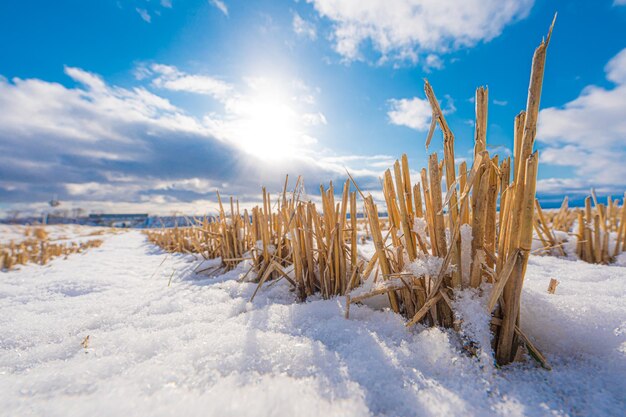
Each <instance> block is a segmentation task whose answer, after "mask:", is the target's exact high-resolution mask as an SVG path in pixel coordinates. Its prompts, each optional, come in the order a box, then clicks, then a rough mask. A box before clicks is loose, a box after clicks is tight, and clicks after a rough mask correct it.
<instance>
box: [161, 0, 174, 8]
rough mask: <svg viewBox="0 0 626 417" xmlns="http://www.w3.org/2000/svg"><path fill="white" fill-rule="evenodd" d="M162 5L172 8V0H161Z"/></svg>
mask: <svg viewBox="0 0 626 417" xmlns="http://www.w3.org/2000/svg"><path fill="white" fill-rule="evenodd" d="M161 6H163V7H165V8H168V9H171V8H172V0H161Z"/></svg>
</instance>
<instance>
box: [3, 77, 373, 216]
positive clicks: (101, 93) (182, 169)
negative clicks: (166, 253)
mask: <svg viewBox="0 0 626 417" xmlns="http://www.w3.org/2000/svg"><path fill="white" fill-rule="evenodd" d="M148 69H149V71H148V72H147V73H146V74H144V75H145V77H144V78H143V79H142V80H141V83H142V84H145V85H151V82H152V81H153V80H152V78H155V77H160V76H163V74H170V75H171V74H180V73H181V71H179V70H178V69H177V68H175V67H166V66H163V67H162V68H161V72H159V73H156V72H154V71H152V70H151V69H150V68H148ZM65 72H66V74H67V75H68V77H70V78H71V79H72V80H73V81H75V82H76V84H77V85H75V86H72V87H66V86H63V85H61V84H58V83H53V82H47V81H44V80H40V79H19V78H14V79H11V80H8V79H6V78H4V77H2V76H0V201H2V202H3V208H2V209H0V211H2V210H8V209H12V208H16V209H23V210H26V209H28V210H31V211H32V210H40V209H42V208H43V207H44V206H45V204H42V203H41V202H45V201H48V200H49V199H50V197H51V195H53V194H58V195H59V198H61V200H62V201H64V207H82V208H85V209H100V210H115V211H124V210H131V209H132V211H149V212H159V213H163V212H168V211H170V210H179V211H186V212H187V213H205V212H207V211H208V210H210V209H211V208H212V207H213V205H211V204H209V203H208V199H209V198H213V196H214V191H215V189H216V188H217V189H220V190H221V191H223V192H225V193H229V194H230V193H232V194H234V195H238V196H240V197H241V198H242V199H243V201H246V202H247V203H253V202H258V197H259V194H258V191H259V187H260V185H261V184H263V185H266V186H268V189H270V190H278V191H279V190H280V189H282V182H283V181H284V175H285V174H287V173H289V174H290V177H294V178H295V176H297V175H299V174H301V175H303V177H304V179H305V181H307V184H309V185H308V186H309V187H310V189H311V190H317V186H318V185H319V184H320V183H327V182H328V181H329V180H334V181H336V180H337V179H341V178H345V171H344V168H343V166H344V164H343V163H341V162H339V161H337V160H335V161H333V160H332V159H326V158H328V157H330V158H332V155H333V153H332V151H330V150H324V151H322V152H318V151H314V150H313V149H311V148H310V147H309V146H310V145H311V144H313V143H315V141H316V139H315V133H316V129H320V128H323V126H324V124H325V123H326V117H325V116H324V114H323V113H322V112H321V111H320V110H319V109H317V108H315V106H314V104H307V103H305V102H303V101H301V100H298V99H297V97H298V95H299V94H312V93H313V90H314V89H311V88H310V87H307V86H306V85H305V84H304V83H302V82H301V81H298V80H294V81H293V82H292V83H285V82H284V80H277V81H275V82H271V80H264V79H261V78H250V80H251V81H250V82H251V85H248V86H247V87H246V86H239V87H236V86H234V85H233V87H232V89H231V90H229V92H228V93H227V94H226V93H225V94H224V95H220V101H219V103H221V104H222V105H223V109H222V110H221V111H218V112H215V113H211V114H208V115H206V116H205V117H194V116H191V115H190V114H188V113H187V112H186V111H185V110H184V109H182V108H180V107H178V106H176V105H174V104H172V102H170V101H169V100H168V99H166V98H164V97H161V96H159V95H156V94H154V93H152V92H150V91H148V90H147V89H146V88H145V87H141V86H136V87H132V88H124V87H120V86H115V85H110V84H108V83H107V82H106V81H105V80H103V79H102V78H101V77H100V76H98V75H97V74H93V73H90V72H88V71H85V70H83V69H80V68H74V67H67V68H66V69H65ZM185 76H188V74H185ZM189 76H191V75H189ZM281 89H284V90H281ZM281 152H282V153H283V154H284V155H283V157H282V158H276V155H275V154H280V153H281ZM272 158H274V159H272ZM377 162H380V161H379V160H371V161H369V160H366V161H362V160H354V161H353V162H351V163H350V168H351V172H352V173H353V175H355V176H357V180H358V181H359V183H360V185H362V187H363V188H364V189H366V188H367V186H368V185H373V186H374V187H377V186H378V183H377V180H376V177H375V176H376V175H377V174H378V171H379V170H380V169H378V168H373V165H374V164H375V163H377ZM352 168H354V169H352ZM314 192H315V191H314Z"/></svg>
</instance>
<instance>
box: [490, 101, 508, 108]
mask: <svg viewBox="0 0 626 417" xmlns="http://www.w3.org/2000/svg"><path fill="white" fill-rule="evenodd" d="M493 104H495V105H496V106H503V107H504V106H506V105H507V104H509V102H508V101H506V100H493Z"/></svg>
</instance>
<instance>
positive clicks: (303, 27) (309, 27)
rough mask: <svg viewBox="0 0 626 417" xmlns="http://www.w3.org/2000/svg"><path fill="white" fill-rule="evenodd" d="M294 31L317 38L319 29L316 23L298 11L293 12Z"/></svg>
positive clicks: (313, 38)
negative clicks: (306, 18) (301, 15)
mask: <svg viewBox="0 0 626 417" xmlns="http://www.w3.org/2000/svg"><path fill="white" fill-rule="evenodd" d="M291 26H292V28H293V31H294V32H295V33H296V35H298V36H301V37H304V38H308V39H310V40H315V39H316V38H317V31H316V29H315V25H314V24H313V23H311V22H307V21H306V20H304V19H303V18H302V17H300V15H299V14H298V13H294V14H293V21H292V24H291Z"/></svg>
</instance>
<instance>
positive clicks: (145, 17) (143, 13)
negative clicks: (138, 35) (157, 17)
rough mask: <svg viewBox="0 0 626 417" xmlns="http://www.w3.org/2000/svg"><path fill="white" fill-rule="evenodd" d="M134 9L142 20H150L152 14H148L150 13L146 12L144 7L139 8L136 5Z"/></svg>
mask: <svg viewBox="0 0 626 417" xmlns="http://www.w3.org/2000/svg"><path fill="white" fill-rule="evenodd" d="M135 10H136V11H137V13H139V16H141V18H142V19H143V20H145V21H146V22H148V23H150V22H152V16H150V13H148V11H147V10H146V9H140V8H139V7H137V8H136V9H135Z"/></svg>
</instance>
